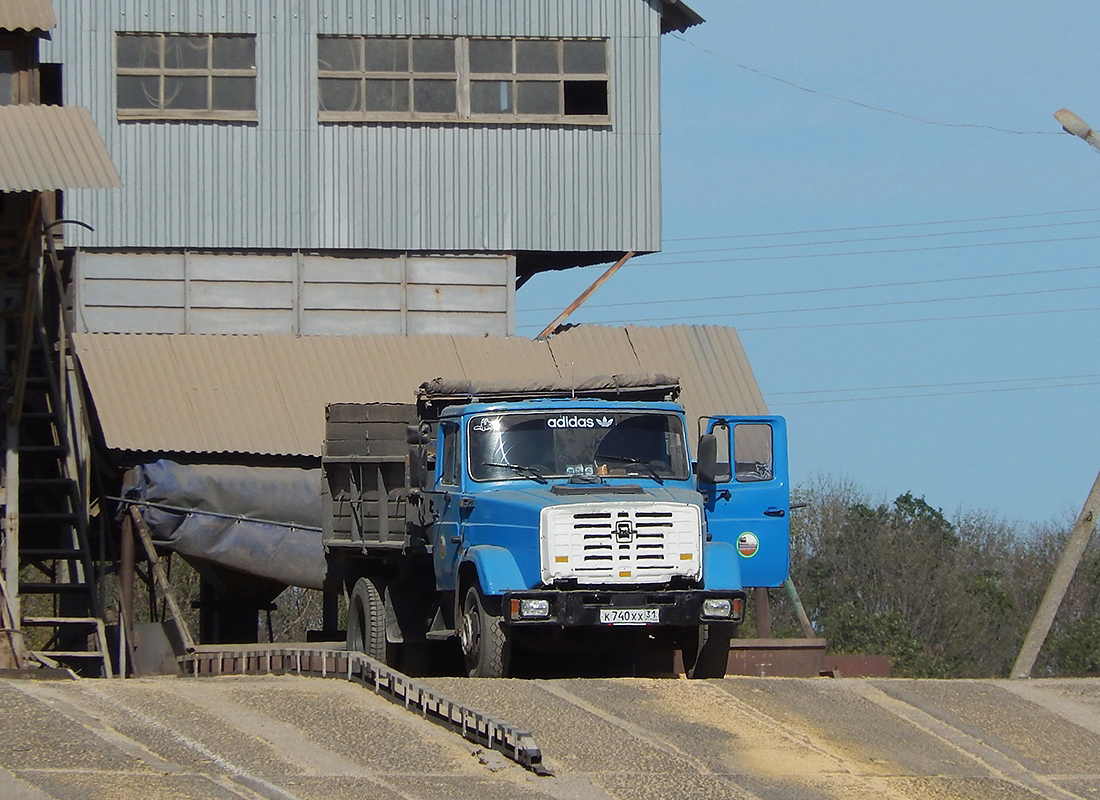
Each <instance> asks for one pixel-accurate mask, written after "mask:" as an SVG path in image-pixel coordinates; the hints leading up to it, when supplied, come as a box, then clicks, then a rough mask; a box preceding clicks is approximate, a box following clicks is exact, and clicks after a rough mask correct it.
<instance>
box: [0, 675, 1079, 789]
mask: <svg viewBox="0 0 1100 800" xmlns="http://www.w3.org/2000/svg"><path fill="white" fill-rule="evenodd" d="M428 683H430V684H431V685H432V686H433V687H434V688H436V689H437V690H439V691H442V692H443V693H445V694H447V695H449V696H451V697H453V698H454V699H456V700H460V701H463V702H467V703H470V704H472V705H474V706H476V707H478V708H480V709H481V710H483V711H486V712H489V713H491V714H493V715H494V716H497V717H499V718H501V719H504V720H506V721H508V722H510V723H513V724H516V725H520V726H522V727H526V728H527V729H528V730H530V731H531V733H532V734H533V735H534V737H535V739H536V741H537V742H538V744H539V745H540V746H541V748H542V752H543V757H544V760H545V762H546V765H547V766H548V767H549V768H550V769H551V770H552V771H553V773H554V774H553V776H551V777H541V778H540V777H537V776H535V775H533V774H531V773H529V772H527V771H525V770H523V769H522V768H521V767H519V766H518V765H515V764H512V763H511V762H508V761H506V760H504V759H503V758H502V757H501V756H499V755H498V754H496V753H492V752H490V753H486V752H484V751H481V750H480V749H478V748H477V747H475V746H473V745H470V744H468V743H467V742H465V741H464V740H462V739H461V738H459V737H458V736H456V735H454V734H452V733H449V732H447V731H445V730H443V729H441V728H437V727H435V726H434V725H432V724H430V723H428V722H426V721H424V720H421V719H419V718H417V717H415V716H413V715H411V714H409V713H408V712H406V711H404V710H403V709H401V708H399V707H397V706H395V705H392V704H391V703H389V702H387V701H385V700H383V699H381V698H379V697H377V696H375V695H373V694H372V693H371V692H369V691H367V690H365V689H363V688H361V687H359V686H356V685H353V684H349V683H344V682H341V681H336V680H320V679H311V678H298V677H290V676H284V677H274V676H269V677H223V678H203V679H188V678H155V679H141V680H126V681H95V680H83V681H76V682H43V681H26V680H0V711H2V714H0V798H3V800H45V798H57V799H58V800H68V799H69V798H73V800H76V799H77V798H79V799H80V800H94V799H95V798H105V800H129V798H139V799H140V800H160V799H161V798H172V800H177V799H178V798H203V799H204V800H205V799H206V798H250V799H253V798H287V799H293V798H300V799H301V800H314V799H316V800H322V798H324V800H330V798H382V799H383V800H388V798H446V800H460V799H461V798H487V799H488V800H494V799H495V798H501V800H505V799H506V798H521V799H522V798H556V799H557V800H590V799H591V800H601V799H604V798H622V799H623V800H650V799H652V800H664V799H665V798H677V799H678V800H679V799H683V800H690V799H691V798H707V800H724V799H725V798H759V800H779V798H807V799H808V800H815V799H816V798H850V799H851V800H857V799H862V798H868V799H870V798H895V799H896V800H905V799H910V798H911V799H912V800H925V799H926V798H927V800H933V798H935V800H940V799H941V798H943V799H945V800H961V799H962V798H975V800H976V799H977V798H981V800H1016V799H1017V798H1020V799H1021V800H1023V799H1024V798H1065V800H1072V799H1073V798H1084V799H1086V800H1100V680H1064V681H1063V680H1051V681H1028V682H1007V681H950V682H948V681H905V680H855V679H840V680H831V679H828V678H815V679H805V680H801V679H783V678H767V679H757V678H726V679H725V680H721V681H701V682H692V681H685V680H649V679H630V678H628V679H610V680H595V679H592V680H543V681H520V680H508V681H502V680H498V681H493V680H460V679H433V680H430V681H428Z"/></svg>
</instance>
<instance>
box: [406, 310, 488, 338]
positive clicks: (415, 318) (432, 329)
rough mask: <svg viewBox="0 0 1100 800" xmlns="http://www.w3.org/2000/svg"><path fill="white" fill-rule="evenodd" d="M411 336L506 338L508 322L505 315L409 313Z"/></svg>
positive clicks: (409, 331)
mask: <svg viewBox="0 0 1100 800" xmlns="http://www.w3.org/2000/svg"><path fill="white" fill-rule="evenodd" d="M406 324H407V327H408V333H409V335H415V334H419V333H448V334H457V335H462V336H484V335H486V334H488V335H489V336H504V335H505V328H506V327H507V324H508V320H507V317H505V315H504V314H463V313H450V314H445V313H439V312H409V316H408V321H407V323H406Z"/></svg>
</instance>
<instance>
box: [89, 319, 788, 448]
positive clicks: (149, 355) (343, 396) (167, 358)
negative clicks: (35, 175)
mask: <svg viewBox="0 0 1100 800" xmlns="http://www.w3.org/2000/svg"><path fill="white" fill-rule="evenodd" d="M74 340H75V344H76V352H77V357H78V359H79V361H80V365H81V367H82V368H83V370H84V375H85V378H86V380H87V385H88V390H89V392H90V394H91V397H92V402H93V405H94V407H95V409H96V413H97V415H98V418H99V422H100V426H101V429H102V431H103V438H104V443H105V444H106V446H107V447H108V448H109V449H111V450H113V451H116V452H117V453H120V454H121V453H133V454H172V455H177V454H195V455H209V454H221V460H224V458H225V456H226V455H228V454H234V455H235V456H236V457H235V458H233V459H232V460H235V461H239V462H248V461H249V460H250V459H249V458H242V456H263V457H270V456H282V457H298V458H300V457H311V458H312V457H318V456H320V454H321V446H322V444H323V442H324V438H325V406H326V405H327V404H329V403H372V402H377V403H413V402H416V397H417V390H418V388H419V387H420V385H421V384H422V383H424V382H425V381H428V380H431V379H433V378H435V377H437V376H444V377H447V378H453V379H459V380H466V381H473V382H483V381H493V380H501V379H505V378H506V379H508V380H509V381H513V382H519V381H537V380H547V379H549V380H552V381H573V380H575V379H576V378H578V377H584V376H590V375H609V376H610V375H624V374H627V373H663V374H664V375H668V376H673V377H679V379H680V384H681V386H682V387H683V390H682V393H681V395H680V397H679V402H680V403H681V404H682V405H683V406H684V407H685V409H686V410H687V412H688V417H689V424H691V425H694V419H695V418H697V417H699V416H703V415H714V414H763V413H767V408H766V406H765V404H764V399H763V397H762V396H761V393H760V389H759V387H758V386H757V385H756V380H755V378H754V377H753V374H752V370H751V369H750V367H749V364H748V359H747V358H746V356H745V352H744V350H743V349H742V347H741V342H740V340H739V339H738V337H737V332H736V331H735V330H734V329H733V328H725V327H717V326H686V325H678V326H667V327H659V328H647V327H636V326H632V327H627V328H611V327H603V326H578V327H575V328H571V329H569V330H567V331H565V332H563V333H560V334H557V335H555V336H552V337H550V338H549V339H547V340H545V341H534V340H531V339H523V338H519V337H515V336H512V337H476V336H300V337H298V336H292V335H279V334H265V335H249V336H234V335H196V334H112V333H84V334H77V335H76V336H75V337H74Z"/></svg>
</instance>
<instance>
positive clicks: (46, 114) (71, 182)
mask: <svg viewBox="0 0 1100 800" xmlns="http://www.w3.org/2000/svg"><path fill="white" fill-rule="evenodd" d="M121 187H122V180H121V179H120V178H119V176H118V171H117V170H115V165H114V163H113V162H112V161H111V157H110V155H108V153H107V146H106V145H105V144H104V143H103V138H102V137H101V136H100V135H99V131H98V130H97V129H96V126H95V123H94V122H92V115H91V113H90V112H89V111H88V109H86V108H83V107H81V106H35V105H18V106H0V192H44V191H50V190H53V189H118V188H121Z"/></svg>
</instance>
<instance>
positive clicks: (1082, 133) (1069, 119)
mask: <svg viewBox="0 0 1100 800" xmlns="http://www.w3.org/2000/svg"><path fill="white" fill-rule="evenodd" d="M1054 118H1055V119H1056V120H1058V121H1059V122H1060V123H1062V130H1064V131H1065V132H1066V133H1072V134H1073V135H1074V136H1076V137H1078V138H1079V139H1084V140H1085V141H1086V142H1088V143H1089V144H1091V145H1092V146H1093V147H1094V148H1096V149H1097V150H1100V134H1098V133H1097V132H1096V131H1094V130H1093V129H1092V128H1090V127H1089V124H1088V123H1087V122H1085V121H1084V120H1083V119H1081V118H1080V117H1079V116H1077V115H1076V114H1074V113H1073V112H1072V111H1070V110H1069V109H1068V108H1063V109H1061V110H1059V111H1055V112H1054Z"/></svg>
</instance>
